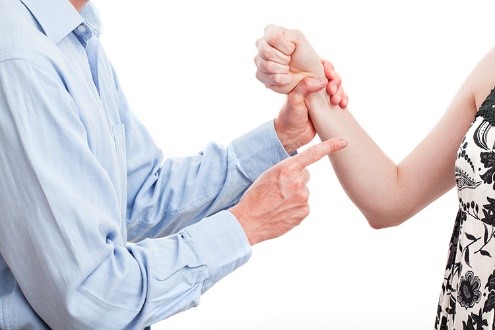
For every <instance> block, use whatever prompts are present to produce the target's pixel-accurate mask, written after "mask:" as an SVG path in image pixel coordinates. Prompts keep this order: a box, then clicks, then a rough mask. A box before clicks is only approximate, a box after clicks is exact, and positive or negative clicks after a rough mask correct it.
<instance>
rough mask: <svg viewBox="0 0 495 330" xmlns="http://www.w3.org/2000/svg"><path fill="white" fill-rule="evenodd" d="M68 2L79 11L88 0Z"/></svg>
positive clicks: (71, 0)
mask: <svg viewBox="0 0 495 330" xmlns="http://www.w3.org/2000/svg"><path fill="white" fill-rule="evenodd" d="M70 3H71V4H72V5H73V6H74V8H76V9H77V11H81V9H82V8H83V7H84V5H86V4H87V3H88V0H70Z"/></svg>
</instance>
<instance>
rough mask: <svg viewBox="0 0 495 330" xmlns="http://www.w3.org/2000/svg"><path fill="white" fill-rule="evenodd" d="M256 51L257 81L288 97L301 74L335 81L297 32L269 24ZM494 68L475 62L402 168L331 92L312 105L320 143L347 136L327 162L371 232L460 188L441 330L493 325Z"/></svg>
mask: <svg viewBox="0 0 495 330" xmlns="http://www.w3.org/2000/svg"><path fill="white" fill-rule="evenodd" d="M257 46H258V55H257V56H256V58H255V63H256V65H257V68H258V71H257V77H258V79H259V80H260V81H261V82H263V83H264V84H265V85H266V86H267V87H269V88H272V89H274V90H275V91H277V92H280V93H288V92H289V91H291V90H292V89H293V88H294V86H295V85H297V83H299V81H301V79H303V78H304V77H308V76H316V77H319V76H320V77H321V76H324V75H326V76H327V77H333V76H335V72H334V70H333V67H332V65H331V64H330V63H325V64H324V65H323V66H322V65H321V62H320V60H319V58H318V56H317V54H316V52H315V51H314V50H313V49H312V47H311V45H310V44H309V43H308V42H307V40H306V39H305V38H304V36H303V35H302V34H301V33H300V32H298V31H294V30H287V29H284V28H282V27H277V26H268V27H267V28H266V30H265V35H264V36H263V38H261V39H259V40H258V42H257ZM493 63H495V50H492V51H490V52H489V53H488V54H487V55H486V56H485V57H484V58H483V59H482V60H481V61H480V62H479V63H478V65H477V66H476V67H475V68H474V70H473V71H472V72H471V73H470V74H469V76H468V77H467V78H466V80H465V82H464V83H463V85H462V86H461V88H460V89H459V91H458V93H457V95H456V96H455V97H454V99H453V101H452V103H451V105H450V106H449V108H448V110H447V112H446V113H445V115H444V116H443V117H442V118H441V120H440V121H439V122H438V124H437V125H436V126H435V127H434V128H433V130H432V131H431V132H430V133H429V134H428V135H427V136H426V137H425V138H424V139H423V140H422V141H421V142H420V143H419V144H418V145H417V147H416V148H415V149H414V150H413V151H412V152H411V153H410V154H409V155H408V156H407V157H405V158H404V159H403V160H402V161H401V162H400V163H399V164H395V163H394V162H392V161H391V160H390V159H389V158H388V157H387V156H386V155H385V154H384V153H383V151H382V150H381V149H380V148H379V147H378V146H377V145H376V144H375V143H374V142H373V140H372V139H371V138H370V137H369V136H368V134H367V133H366V132H365V131H364V130H363V129H362V128H361V126H360V125H359V124H358V123H357V122H356V120H355V119H354V118H353V117H352V114H351V113H350V112H349V111H338V109H337V108H335V107H334V106H332V105H330V103H329V100H328V96H327V94H326V93H325V92H318V93H315V94H312V95H310V96H309V97H307V99H306V105H307V106H308V108H309V111H310V115H311V119H312V121H313V125H314V126H315V129H316V131H317V132H318V134H319V136H320V138H321V139H322V140H325V139H328V138H331V137H335V136H342V137H344V138H346V140H347V141H348V147H347V148H346V150H345V151H343V152H341V153H339V154H335V155H331V156H330V161H331V163H332V165H333V168H334V170H335V172H336V174H337V176H338V178H339V180H340V182H341V184H342V186H343V188H344V190H345V191H346V193H347V194H348V195H349V197H350V198H351V200H352V201H353V202H354V203H355V204H356V206H357V207H358V208H359V209H360V210H361V212H362V213H363V215H364V216H365V217H366V218H367V220H368V222H369V224H370V225H371V226H372V227H373V228H385V227H390V226H396V225H399V224H401V223H403V222H404V221H406V220H407V219H409V218H411V217H412V216H413V215H415V214H416V213H418V212H419V211H420V210H422V209H423V208H424V207H425V206H427V205H428V204H430V203H431V202H433V201H434V200H436V199H437V198H438V197H440V196H442V195H443V194H445V193H446V192H447V191H448V190H450V189H451V188H452V187H454V185H457V190H458V196H459V211H458V214H457V218H456V222H455V226H454V231H453V234H452V238H451V241H450V247H449V258H448V262H447V267H446V271H445V277H444V282H443V285H442V290H441V295H440V301H439V305H438V312H437V319H436V322H435V328H436V329H480V328H485V327H488V328H490V329H491V328H492V327H494V322H495V320H494V319H495V262H494V257H495V239H493V238H494V237H495V191H494V188H495V145H494V144H495V129H492V126H493V125H495V90H492V89H493V87H494V86H495V66H493V65H492V64H493ZM333 97H334V98H335V97H337V98H338V97H339V94H336V95H334V96H333ZM332 101H334V103H335V99H333V100H332ZM420 182H421V184H419V183H420Z"/></svg>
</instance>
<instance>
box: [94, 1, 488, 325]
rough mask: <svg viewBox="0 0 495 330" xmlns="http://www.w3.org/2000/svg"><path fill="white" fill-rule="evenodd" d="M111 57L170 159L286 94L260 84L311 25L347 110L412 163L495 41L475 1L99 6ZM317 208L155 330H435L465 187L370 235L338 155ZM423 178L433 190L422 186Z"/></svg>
mask: <svg viewBox="0 0 495 330" xmlns="http://www.w3.org/2000/svg"><path fill="white" fill-rule="evenodd" d="M95 4H96V5H97V7H98V8H99V9H100V11H101V13H102V18H103V23H104V34H103V36H102V39H103V40H104V44H105V48H106V50H107V52H108V54H109V56H110V58H111V59H112V60H113V62H114V65H115V66H116V69H117V72H118V73H119V75H120V79H121V81H122V84H123V85H124V88H125V90H126V91H127V96H128V99H129V102H130V104H131V105H132V107H133V109H134V111H135V112H136V113H137V114H138V116H139V117H140V118H141V119H142V120H143V122H144V123H145V124H146V125H147V127H148V128H149V129H150V131H151V133H152V135H153V136H154V137H155V139H156V143H157V144H158V145H160V146H161V147H162V149H163V151H164V153H165V155H166V156H186V155H190V154H193V153H196V152H198V151H200V150H201V148H202V147H203V146H204V145H205V144H206V143H207V142H210V141H217V142H220V143H225V144H226V143H228V142H229V141H230V140H232V139H233V138H235V137H237V136H238V135H240V134H242V133H243V132H246V131H248V130H250V129H252V128H254V127H256V126H257V125H259V124H261V123H263V122H265V121H267V120H271V119H272V118H273V117H274V116H275V115H276V114H277V112H278V110H279V109H280V107H281V105H282V103H283V101H284V97H283V96H282V95H278V94H275V93H273V92H271V91H269V90H267V89H265V87H264V86H263V85H262V84H261V83H259V82H257V80H256V78H255V76H254V73H255V66H254V64H253V58H254V55H255V54H256V47H255V41H256V39H257V38H259V37H260V36H262V34H263V29H264V27H265V25H267V24H278V25H283V26H285V27H289V28H297V29H299V30H301V31H303V32H304V34H305V35H306V37H307V38H308V39H309V41H310V42H311V43H312V44H313V46H314V47H315V49H316V50H317V51H318V53H319V54H320V55H321V56H322V57H325V58H327V59H329V60H331V61H332V62H333V63H334V64H335V66H336V68H337V70H338V72H339V73H340V74H341V75H342V77H343V79H344V86H345V89H346V91H347V93H348V94H349V96H350V104H349V109H350V111H352V113H353V114H354V116H355V117H356V118H357V119H358V120H359V122H360V123H361V124H362V126H363V127H365V129H366V130H367V131H368V132H369V133H370V135H371V136H372V137H373V138H374V139H375V141H376V142H377V143H378V144H379V145H380V146H381V147H382V148H383V150H384V151H385V152H386V153H387V154H388V155H389V156H390V157H391V158H392V159H394V160H395V161H397V162H398V161H400V160H401V159H402V158H403V157H404V156H406V155H407V154H408V153H409V152H410V151H411V150H412V148H413V147H414V146H415V145H416V144H417V143H418V142H419V141H420V140H421V139H422V137H423V136H425V135H426V133H427V132H428V131H429V130H430V129H431V128H432V126H433V125H434V124H435V123H436V122H437V120H438V119H439V118H440V116H441V115H442V114H443V113H444V111H445V110H446V108H447V107H448V105H449V103H450V101H451V100H452V98H453V96H454V94H455V93H456V91H457V89H458V88H459V87H460V84H461V83H462V82H463V80H464V78H465V77H466V75H467V74H468V73H469V72H470V71H471V69H472V68H473V66H474V65H475V64H476V63H477V62H478V60H479V59H480V58H481V57H482V56H483V55H484V54H485V53H486V52H487V51H488V50H489V49H490V48H491V47H492V45H493V44H494V40H495V3H494V2H493V1H489V0H476V1H455V0H454V1H435V0H415V1H392V0H390V1H385V0H375V1H366V0H362V1H359V0H339V1H337V0H326V1H313V0H306V1H293V0H280V1H279V0H276V1H270V0H265V1H259V0H251V1H227V0H224V1H221V0H210V1H199V0H193V1H170V2H168V1H167V2H166V1H150V0H141V1H139V2H138V1H97V0H96V1H95ZM309 169H310V172H311V178H312V179H311V181H310V183H309V188H310V190H311V199H310V205H311V209H312V212H311V214H310V216H309V217H308V218H307V219H306V220H305V221H304V222H303V224H302V225H301V226H299V227H298V228H296V229H294V230H293V231H291V232H290V233H289V234H287V235H286V236H284V237H281V238H279V239H276V240H273V241H269V242H264V243H262V244H259V245H257V246H255V247H254V248H253V255H252V258H251V260H250V261H249V262H248V263H247V264H246V265H245V266H243V267H241V268H240V269H239V270H237V271H236V272H234V273H233V274H231V275H229V276H227V277H226V278H225V279H224V280H223V281H221V282H220V283H218V284H217V285H216V286H214V287H213V288H212V289H211V290H210V291H208V292H207V293H206V294H205V295H204V296H203V297H202V299H201V303H200V305H199V306H198V307H197V308H193V309H191V310H188V311H186V312H183V313H181V314H179V315H176V316H173V317H171V318H169V319H168V320H164V321H162V322H160V323H159V324H157V325H155V326H154V329H199V330H201V329H212V330H213V329H214V330H220V329H229V330H232V329H236V330H237V329H257V330H272V329H273V330H275V329H277V330H278V329H284V330H292V329H309V330H319V329H338V330H345V329H349V330H350V329H380V330H397V329H414V330H417V329H432V328H433V324H434V320H435V313H436V309H437V299H438V296H439V293H440V288H441V283H442V279H443V272H444V268H445V263H446V258H447V247H448V242H449V238H450V234H451V230H452V226H453V221H454V218H455V214H456V211H457V199H456V195H455V191H451V192H449V193H448V194H446V195H445V196H444V197H442V198H441V199H440V200H438V201H436V202H435V203H433V204H432V205H430V206H429V207H427V208H426V209H425V210H423V211H422V212H420V213H419V214H417V215H416V216H415V217H413V218H412V219H410V220H409V221H408V222H406V223H405V224H403V225H401V226H399V227H396V228H389V229H385V230H379V231H376V230H373V229H371V228H370V227H369V226H368V225H367V223H366V220H365V219H364V217H363V216H362V215H361V213H360V212H359V211H358V210H357V208H356V207H355V206H354V205H353V204H352V203H351V202H350V201H349V200H348V198H347V196H346V195H345V193H344V192H343V190H342V189H341V187H340V185H339V184H338V182H337V180H336V178H335V176H334V174H333V171H332V169H331V166H330V163H329V161H328V160H327V159H324V160H322V161H321V162H319V163H317V164H314V165H312V166H310V168H309ZM418 184H428V182H421V181H419V182H418Z"/></svg>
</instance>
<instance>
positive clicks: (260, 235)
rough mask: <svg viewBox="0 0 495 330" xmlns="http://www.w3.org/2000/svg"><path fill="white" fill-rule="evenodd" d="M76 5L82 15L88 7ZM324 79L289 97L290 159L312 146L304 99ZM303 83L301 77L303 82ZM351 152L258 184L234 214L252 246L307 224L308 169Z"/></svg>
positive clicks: (299, 160)
mask: <svg viewBox="0 0 495 330" xmlns="http://www.w3.org/2000/svg"><path fill="white" fill-rule="evenodd" d="M70 2H71V3H72V5H73V6H74V8H76V9H77V10H78V11H80V10H81V9H82V8H83V7H84V5H86V4H87V3H88V1H84V0H71V1H70ZM320 66H321V65H320ZM320 73H321V75H320V79H312V78H308V79H305V80H303V82H302V83H301V84H300V88H292V89H291V91H287V92H290V93H289V97H288V101H287V103H286V104H285V105H284V106H283V107H282V109H281V110H280V112H279V114H278V116H277V117H276V118H275V120H274V125H275V130H276V132H277V135H278V137H279V139H280V141H281V143H282V145H283V146H284V147H285V149H286V151H287V152H288V153H289V154H292V153H293V152H295V151H296V150H297V149H298V148H300V147H302V146H303V145H305V144H307V143H308V142H310V141H311V140H312V139H313V138H314V136H315V134H316V133H315V129H314V127H313V124H312V122H311V120H310V119H309V115H308V109H307V108H306V107H305V105H304V104H305V102H304V99H305V97H307V96H308V95H309V93H313V92H316V91H318V90H321V89H323V88H325V86H326V85H327V83H328V80H327V78H325V77H324V74H323V71H321V72H320ZM303 78H304V76H300V77H298V80H299V81H300V80H301V79H303ZM333 84H334V85H335V86H337V88H336V89H335V92H337V91H338V90H339V88H338V85H340V82H339V81H335V80H334V82H333ZM345 146H346V142H345V141H344V140H342V139H338V138H337V139H331V140H329V141H324V142H322V143H320V144H317V145H314V146H311V147H310V148H308V149H307V150H305V151H303V152H301V153H299V154H297V155H296V156H294V157H292V158H289V159H286V160H285V161H283V162H281V163H279V164H277V165H275V166H274V167H272V168H271V169H269V170H268V171H266V172H265V173H263V174H262V175H261V176H260V177H259V178H258V179H257V180H256V181H255V182H254V183H253V185H252V186H251V187H250V188H249V189H248V191H246V193H245V195H244V196H243V198H242V199H241V200H240V202H239V203H238V204H237V205H236V206H234V207H232V208H231V209H230V211H231V213H232V214H233V215H234V216H235V217H236V218H237V220H238V221H239V223H240V225H241V226H242V228H243V230H244V232H245V233H246V237H247V238H248V241H249V243H250V244H251V245H254V244H257V243H259V242H262V241H265V240H268V239H272V238H275V237H278V236H280V235H283V234H285V233H286V232H287V231H289V230H290V229H292V228H294V227H295V226H297V225H299V223H301V221H302V220H303V219H304V218H306V216H307V215H308V213H309V206H308V197H309V191H308V188H307V186H306V184H307V182H308V181H309V172H308V170H307V169H306V167H307V166H308V165H310V164H312V163H314V162H316V161H317V160H319V159H321V158H323V157H325V156H328V155H329V154H330V153H333V152H335V151H337V150H340V149H341V148H344V147H345Z"/></svg>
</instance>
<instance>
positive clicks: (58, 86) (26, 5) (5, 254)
mask: <svg viewBox="0 0 495 330" xmlns="http://www.w3.org/2000/svg"><path fill="white" fill-rule="evenodd" d="M129 20H130V21H132V18H129ZM99 30H100V23H99V20H98V15H97V13H96V11H95V10H94V8H93V7H92V5H91V4H90V5H88V6H86V8H85V9H84V10H83V11H82V12H81V13H79V12H77V11H76V10H75V9H74V8H73V7H72V6H71V5H70V3H69V1H68V0H43V1H41V0H22V1H21V0H0V170H1V179H0V328H1V329H45V328H54V329H142V328H144V327H145V326H148V325H150V324H153V323H156V322H157V321H160V320H162V319H164V318H167V317H169V316H171V315H173V314H175V313H178V312H180V311H183V310H185V309H187V308H190V307H192V306H195V305H197V304H198V303H199V298H200V296H201V294H202V293H204V292H205V290H207V289H208V288H210V287H211V286H212V285H213V284H215V283H216V282H217V281H218V280H220V279H221V278H223V277H224V276H225V275H227V274H229V273H230V272H232V271H233V270H235V269H236V268H237V267H239V266H241V265H242V264H244V263H245V262H246V261H247V260H248V259H249V257H250V254H251V249H250V246H249V244H248V241H247V239H246V236H245V234H244V232H243V231H242V228H241V227H240V225H239V223H238V221H237V220H236V219H235V218H234V217H233V215H232V214H231V213H230V212H229V211H227V210H226V209H227V208H228V207H230V206H232V205H233V204H235V203H236V202H237V201H238V200H239V198H240V196H241V195H242V193H243V192H244V191H245V190H246V189H247V187H248V186H249V185H250V184H251V183H252V181H253V180H254V179H256V177H257V176H259V174H261V173H262V172H263V171H265V170H266V169H268V168H269V167H271V166H272V165H273V164H275V163H277V162H279V161H280V160H282V159H284V158H286V157H287V154H286V152H285V150H284V149H283V147H282V146H281V144H280V141H279V140H278V139H277V136H276V133H275V130H274V128H273V122H267V123H265V124H263V125H261V126H260V127H258V128H257V129H255V130H253V131H252V132H249V133H247V134H246V135H244V136H242V137H240V138H238V139H236V140H234V141H233V142H232V143H231V144H230V145H228V146H226V147H223V146H221V145H217V144H209V145H207V146H206V147H205V149H204V151H202V152H201V153H199V154H198V155H195V156H192V157H188V158H183V159H166V160H163V159H162V154H161V152H160V150H158V149H157V147H156V146H155V144H154V143H153V141H152V139H151V138H150V136H149V134H148V133H147V131H146V130H145V128H144V127H143V126H142V125H141V124H140V123H139V121H138V119H137V118H136V117H135V115H134V114H133V113H132V112H131V111H129V109H128V106H127V103H126V100H125V98H124V95H123V93H122V91H121V89H120V87H119V84H118V81H117V79H116V77H115V73H114V71H113V68H112V66H111V64H110V62H109V61H108V59H107V57H106V56H105V53H104V51H103V48H102V46H101V45H100V43H99V41H98V36H99ZM157 42H159V41H157ZM129 47H132V40H129ZM140 60H141V61H146V54H143V57H142V59H140ZM132 64H133V65H139V62H136V63H132ZM163 78H164V79H166V78H167V77H163ZM143 83H146V82H143ZM166 97H167V96H166V95H165V96H164V98H166ZM169 97H173V96H172V95H171V96H169ZM164 103H166V102H164ZM212 106H214V105H212ZM233 106H235V105H233ZM165 110H166V109H165ZM168 119H169V120H173V114H172V113H171V114H170V115H169V117H168ZM191 134H193V132H191Z"/></svg>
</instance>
